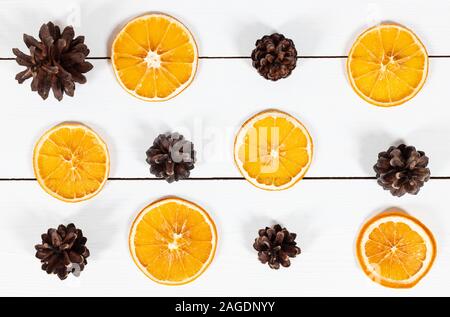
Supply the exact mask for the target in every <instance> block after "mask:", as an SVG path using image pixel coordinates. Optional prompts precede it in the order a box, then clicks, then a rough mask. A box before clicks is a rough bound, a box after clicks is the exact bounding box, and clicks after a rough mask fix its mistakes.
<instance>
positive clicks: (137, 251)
mask: <svg viewBox="0 0 450 317" xmlns="http://www.w3.org/2000/svg"><path fill="white" fill-rule="evenodd" d="M129 245H130V252H131V256H132V258H133V260H134V262H135V263H136V265H137V266H138V267H139V269H140V270H141V271H142V272H144V274H145V275H146V276H147V277H149V278H150V279H152V280H153V281H155V282H157V283H160V284H166V285H181V284H186V283H189V282H192V281H193V280H195V279H196V278H197V277H199V276H200V275H201V274H202V273H203V272H204V271H205V270H206V269H207V268H208V266H209V265H210V263H211V261H212V260H213V258H214V254H215V251H216V245H217V231H216V226H215V224H214V222H213V220H212V219H211V217H210V216H209V215H208V213H207V212H206V211H205V210H204V209H203V208H201V207H199V206H198V205H196V204H194V203H192V202H189V201H186V200H184V199H181V198H176V197H172V198H165V199H161V200H158V201H156V202H153V203H151V204H150V205H148V206H147V207H145V208H144V209H143V210H142V211H141V212H140V213H139V215H138V216H137V217H136V219H135V220H134V222H133V225H132V227H131V230H130V237H129Z"/></svg>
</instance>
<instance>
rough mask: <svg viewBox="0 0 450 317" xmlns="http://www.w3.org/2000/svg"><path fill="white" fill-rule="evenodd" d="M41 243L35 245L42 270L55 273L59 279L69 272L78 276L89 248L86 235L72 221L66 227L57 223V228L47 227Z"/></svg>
mask: <svg viewBox="0 0 450 317" xmlns="http://www.w3.org/2000/svg"><path fill="white" fill-rule="evenodd" d="M41 237H42V244H37V245H36V246H35V248H36V250H37V252H36V257H37V258H38V259H40V260H41V262H42V263H43V264H42V270H44V271H46V272H47V273H48V274H52V273H53V274H57V275H58V277H59V278H60V279H61V280H64V279H66V278H67V276H68V275H69V273H73V274H74V275H75V276H78V275H77V274H79V273H80V272H81V271H83V270H84V267H85V266H86V265H87V261H86V258H87V257H89V250H88V248H86V246H85V244H86V241H87V239H86V237H83V232H82V231H81V230H80V229H77V228H76V227H75V225H74V224H73V223H71V224H69V225H68V226H67V227H66V226H64V225H59V227H58V229H52V228H51V229H48V231H47V233H44V234H43V235H42V236H41Z"/></svg>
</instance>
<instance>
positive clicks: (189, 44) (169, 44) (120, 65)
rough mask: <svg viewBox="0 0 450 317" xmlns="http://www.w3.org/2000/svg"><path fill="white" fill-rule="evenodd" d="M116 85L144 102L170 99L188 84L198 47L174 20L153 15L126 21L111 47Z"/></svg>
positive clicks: (164, 16) (160, 15) (189, 34)
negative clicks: (118, 84) (117, 83)
mask: <svg viewBox="0 0 450 317" xmlns="http://www.w3.org/2000/svg"><path fill="white" fill-rule="evenodd" d="M111 60H112V65H113V68H114V72H115V74H116V77H117V79H118V80H119V83H120V84H121V85H122V87H123V88H124V89H125V90H126V91H127V92H129V93H130V94H132V95H133V96H135V97H137V98H140V99H143V100H146V101H164V100H168V99H171V98H173V97H175V96H176V95H178V94H179V93H180V92H182V91H183V90H184V89H185V88H186V87H188V86H189V85H190V83H191V82H192V80H193V79H194V76H195V72H196V70H197V61H198V51H197V45H196V43H195V40H194V38H193V36H192V34H191V33H190V32H189V30H188V29H187V28H186V27H185V26H184V25H183V24H181V22H179V21H178V20H176V19H175V18H173V17H171V16H168V15H165V14H161V13H152V14H147V15H144V16H141V17H138V18H135V19H133V20H131V21H130V22H128V24H127V25H125V27H124V28H123V29H122V30H121V31H120V32H119V34H118V35H117V37H116V38H115V40H114V42H113V45H112V53H111Z"/></svg>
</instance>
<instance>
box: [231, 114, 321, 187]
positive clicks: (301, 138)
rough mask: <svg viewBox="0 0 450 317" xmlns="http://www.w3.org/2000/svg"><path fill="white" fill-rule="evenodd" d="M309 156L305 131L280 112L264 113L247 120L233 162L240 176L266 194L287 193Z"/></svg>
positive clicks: (238, 137) (306, 163)
mask: <svg viewBox="0 0 450 317" xmlns="http://www.w3.org/2000/svg"><path fill="white" fill-rule="evenodd" d="M312 155H313V142H312V139H311V136H310V135H309V133H308V130H306V128H305V127H304V126H303V124H302V123H301V122H300V121H298V120H297V119H296V118H294V117H292V116H291V115H289V114H287V113H285V112H282V111H279V110H266V111H263V112H260V113H258V114H256V115H255V116H253V117H252V118H250V119H249V120H247V122H245V123H244V125H243V126H242V127H241V129H240V130H239V132H238V133H237V135H236V139H235V143H234V160H235V162H236V165H237V167H238V169H239V171H240V172H241V174H242V175H243V176H244V177H245V178H246V179H247V180H248V181H249V182H250V183H252V184H253V185H255V186H256V187H259V188H262V189H266V190H282V189H286V188H289V187H291V186H292V185H294V184H295V183H296V182H298V181H299V180H300V179H302V178H303V176H304V175H305V173H306V172H307V170H308V168H309V165H310V164H311V160H312Z"/></svg>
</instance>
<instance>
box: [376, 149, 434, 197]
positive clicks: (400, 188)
mask: <svg viewBox="0 0 450 317" xmlns="http://www.w3.org/2000/svg"><path fill="white" fill-rule="evenodd" d="M427 165H428V157H427V156H426V155H425V153H424V152H422V151H416V148H415V147H413V146H406V145H404V144H401V145H399V146H397V147H395V146H391V147H390V148H389V149H388V150H387V151H386V152H381V153H380V154H378V161H377V164H375V166H374V167H373V168H374V170H375V172H376V173H377V179H378V184H379V185H381V186H382V187H383V188H384V189H385V190H389V191H390V192H391V194H392V195H394V196H397V197H401V196H403V195H404V194H406V193H408V194H412V195H416V194H417V193H418V192H419V190H420V188H421V187H422V186H423V185H424V183H425V182H427V181H428V180H429V179H430V169H428V168H427Z"/></svg>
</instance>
